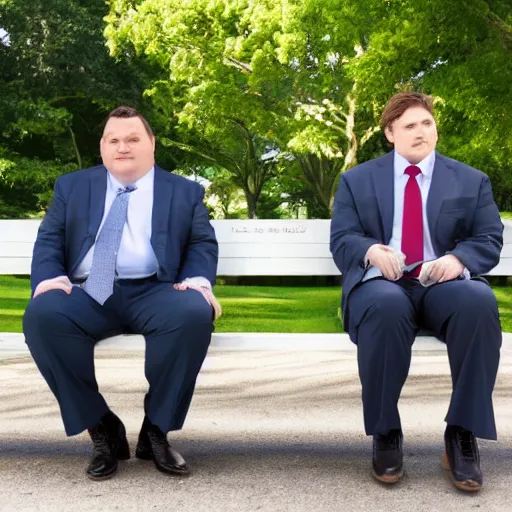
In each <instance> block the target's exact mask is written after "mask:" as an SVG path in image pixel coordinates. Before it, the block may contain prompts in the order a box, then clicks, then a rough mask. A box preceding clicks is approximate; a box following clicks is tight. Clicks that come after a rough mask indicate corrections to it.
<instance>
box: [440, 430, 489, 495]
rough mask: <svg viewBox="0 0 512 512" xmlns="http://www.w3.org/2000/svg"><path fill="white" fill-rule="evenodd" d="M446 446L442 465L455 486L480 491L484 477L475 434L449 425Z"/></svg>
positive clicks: (470, 490) (468, 490)
mask: <svg viewBox="0 0 512 512" xmlns="http://www.w3.org/2000/svg"><path fill="white" fill-rule="evenodd" d="M444 445H445V453H444V455H443V459H442V464H443V467H444V469H446V470H447V471H448V474H449V475H450V479H451V481H452V482H453V485H455V487H457V489H460V490H462V491H467V492H476V491H479V490H480V489H481V488H482V483H483V477H482V470H481V469H480V452H479V451H478V443H477V441H476V438H475V436H474V435H473V433H472V432H470V431H469V430H465V429H463V428H461V427H457V426H455V425H448V426H447V427H446V431H445V433H444Z"/></svg>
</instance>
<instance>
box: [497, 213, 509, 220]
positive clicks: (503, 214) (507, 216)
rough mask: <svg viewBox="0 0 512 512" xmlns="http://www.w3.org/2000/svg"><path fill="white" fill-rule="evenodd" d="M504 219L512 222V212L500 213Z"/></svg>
mask: <svg viewBox="0 0 512 512" xmlns="http://www.w3.org/2000/svg"><path fill="white" fill-rule="evenodd" d="M500 215H501V218H502V219H508V220H512V212H500Z"/></svg>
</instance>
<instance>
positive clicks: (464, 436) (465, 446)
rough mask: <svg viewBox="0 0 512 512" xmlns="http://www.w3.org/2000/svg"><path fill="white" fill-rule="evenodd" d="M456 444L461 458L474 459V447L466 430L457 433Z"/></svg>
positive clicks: (471, 437) (469, 433)
mask: <svg viewBox="0 0 512 512" xmlns="http://www.w3.org/2000/svg"><path fill="white" fill-rule="evenodd" d="M457 443H458V445H459V448H460V453H461V455H462V457H464V458H465V459H471V460H472V459H474V458H475V455H474V454H475V447H474V442H473V436H472V435H471V432H469V431H468V430H461V431H459V432H457Z"/></svg>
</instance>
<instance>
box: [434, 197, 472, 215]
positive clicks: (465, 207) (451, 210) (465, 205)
mask: <svg viewBox="0 0 512 512" xmlns="http://www.w3.org/2000/svg"><path fill="white" fill-rule="evenodd" d="M473 203H474V199H472V198H470V197H457V198H454V199H445V200H444V201H443V204H442V205H441V211H440V213H441V215H444V214H446V215H450V216H452V217H453V216H460V217H465V216H466V215H467V212H468V211H469V210H470V209H471V207H472V205H473Z"/></svg>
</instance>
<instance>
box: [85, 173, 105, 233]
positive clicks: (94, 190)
mask: <svg viewBox="0 0 512 512" xmlns="http://www.w3.org/2000/svg"><path fill="white" fill-rule="evenodd" d="M89 183H90V194H89V229H88V236H89V237H90V238H91V237H92V240H93V241H94V240H95V238H96V234H97V233H98V229H99V228H100V224H101V219H102V218H103V212H104V210H105V196H106V195H107V170H106V169H105V167H103V166H101V167H100V168H99V169H96V170H94V171H91V177H90V182H89Z"/></svg>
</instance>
